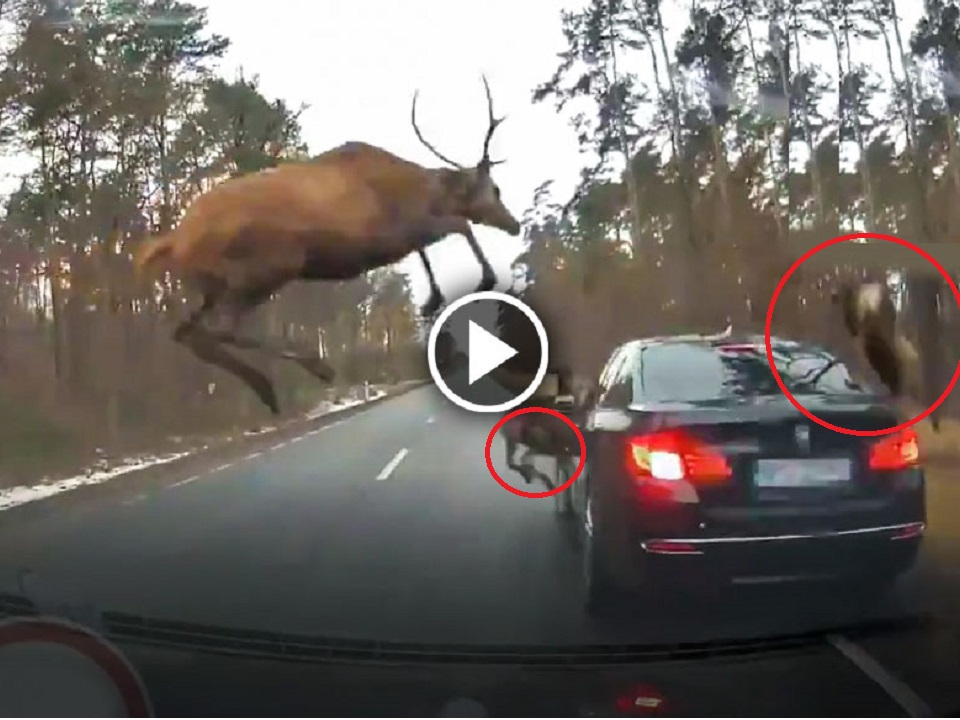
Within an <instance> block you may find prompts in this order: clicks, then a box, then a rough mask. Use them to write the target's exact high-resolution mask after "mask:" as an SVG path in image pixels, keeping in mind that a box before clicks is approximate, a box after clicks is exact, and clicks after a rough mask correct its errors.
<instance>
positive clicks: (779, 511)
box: [557, 334, 926, 611]
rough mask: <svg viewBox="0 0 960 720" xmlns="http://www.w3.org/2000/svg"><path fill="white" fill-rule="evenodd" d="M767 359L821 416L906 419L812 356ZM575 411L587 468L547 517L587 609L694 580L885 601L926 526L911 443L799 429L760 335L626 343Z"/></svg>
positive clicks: (874, 421) (838, 366)
mask: <svg viewBox="0 0 960 720" xmlns="http://www.w3.org/2000/svg"><path fill="white" fill-rule="evenodd" d="M772 349H773V353H774V356H775V362H776V365H777V369H778V371H779V373H780V376H781V378H782V379H783V381H784V383H785V384H786V386H787V387H788V388H789V389H790V391H791V393H792V394H793V395H794V396H795V398H796V399H797V401H798V402H799V403H800V404H801V405H803V407H805V408H806V409H807V410H808V411H810V412H811V413H813V414H814V415H816V416H817V417H819V418H821V419H823V420H825V421H827V422H829V423H832V424H834V425H836V426H838V427H843V428H848V429H856V430H880V429H885V428H891V427H894V426H896V425H899V424H900V423H901V422H902V418H901V414H900V413H899V412H898V410H897V408H896V407H895V406H894V405H893V403H892V401H891V399H890V398H889V396H887V395H885V394H884V393H882V392H881V391H879V390H877V389H876V388H873V387H870V386H869V385H868V384H866V383H864V382H862V381H860V380H859V379H855V378H854V376H853V375H852V374H851V372H850V371H849V370H848V368H847V367H846V366H845V365H844V364H843V363H842V362H841V361H840V360H839V359H838V358H837V357H836V356H834V355H833V354H831V353H830V352H828V351H826V350H824V349H823V348H821V347H818V346H815V345H811V344H807V343H801V342H794V341H791V340H787V339H782V338H773V340H772ZM584 410H585V413H584V414H582V415H581V422H582V429H583V431H584V435H585V438H586V444H587V460H586V465H585V468H584V471H583V473H582V475H581V476H580V478H579V479H578V480H577V481H576V483H574V485H573V486H572V487H571V488H570V489H569V490H567V491H565V492H564V493H563V496H565V497H563V498H562V499H560V498H558V502H557V508H558V510H559V511H560V512H561V514H563V515H565V516H567V517H569V518H570V519H572V520H573V521H575V522H576V526H577V528H579V531H578V535H579V536H580V540H581V542H580V543H579V545H580V547H581V550H582V552H583V561H584V573H583V575H584V579H583V582H584V590H585V595H586V597H585V600H586V604H587V607H588V609H589V610H591V611H597V610H600V609H601V608H603V607H605V606H606V605H607V604H608V601H609V600H611V599H613V598H614V597H617V596H618V595H621V594H622V592H623V591H624V590H630V589H637V588H648V589H649V588H664V587H671V586H680V587H683V586H687V587H690V586H693V587H701V586H702V585H703V584H704V583H712V584H719V585H721V586H722V585H729V584H730V583H734V584H755V583H784V582H790V581H809V580H838V579H839V580H841V581H842V582H844V583H849V584H850V587H854V586H855V587H857V588H859V589H861V590H867V591H868V592H876V593H881V592H883V591H884V590H885V589H887V588H888V587H889V586H890V585H891V584H892V583H893V582H894V581H895V579H896V578H897V576H898V575H899V574H901V573H903V572H904V571H906V570H908V569H909V568H910V567H911V566H912V564H913V563H914V560H915V558H916V556H917V553H918V550H919V547H920V543H921V539H922V537H923V533H924V529H925V521H926V507H925V500H924V492H925V486H924V474H923V470H922V468H921V464H920V457H919V447H918V439H917V434H916V433H915V432H914V430H913V429H907V430H903V431H899V432H897V433H893V434H886V435H880V436H869V437H863V436H854V435H849V434H845V433H840V432H837V431H834V430H830V429H828V428H825V427H823V426H821V425H819V424H818V423H815V422H812V421H810V420H809V419H808V418H806V417H805V416H804V415H803V414H802V413H800V412H799V411H798V410H797V409H796V408H795V407H794V406H793V405H792V404H791V403H790V401H789V400H788V399H787V398H786V397H785V396H784V394H783V393H782V392H781V390H780V388H779V386H778V385H777V383H776V380H775V378H774V376H773V373H772V372H771V371H770V367H769V364H768V361H767V357H766V348H765V343H764V338H763V337H762V336H755V335H745V336H741V337H735V336H731V335H729V334H726V335H725V336H672V337H658V338H647V339H641V340H635V341H631V342H628V343H625V344H623V345H621V346H620V347H618V348H617V349H616V350H615V351H614V353H613V354H612V355H611V357H610V358H609V360H608V362H607V364H606V366H605V368H604V369H603V371H602V373H601V375H600V378H599V384H598V387H597V388H596V396H595V397H594V398H592V399H591V400H590V401H589V405H588V406H587V407H586V408H584ZM574 466H575V465H574ZM567 477H569V475H567Z"/></svg>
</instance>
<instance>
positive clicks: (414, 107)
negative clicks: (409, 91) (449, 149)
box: [410, 90, 465, 170]
mask: <svg viewBox="0 0 960 720" xmlns="http://www.w3.org/2000/svg"><path fill="white" fill-rule="evenodd" d="M419 94H420V91H419V90H416V91H415V92H414V93H413V105H412V106H411V108H410V122H411V124H412V125H413V131H414V132H415V133H416V134H417V140H419V141H420V142H422V143H423V146H424V147H425V148H427V150H429V151H430V152H432V153H433V154H434V155H436V156H437V157H438V158H440V159H441V160H443V161H444V162H445V163H447V164H448V165H453V166H454V167H455V168H459V169H461V170H464V169H465V168H464V166H463V165H461V164H460V163H457V162H454V161H453V160H451V159H450V158H448V157H446V156H445V155H443V154H441V152H440V151H439V150H437V149H436V148H435V147H434V146H433V145H431V144H430V143H428V142H427V141H426V139H425V138H424V137H423V134H422V133H421V132H420V128H419V127H417V97H418V96H419Z"/></svg>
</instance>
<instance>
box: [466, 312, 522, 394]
mask: <svg viewBox="0 0 960 720" xmlns="http://www.w3.org/2000/svg"><path fill="white" fill-rule="evenodd" d="M516 354H517V351H516V350H514V349H513V348H512V347H510V346H509V345H507V344H506V343H505V342H503V341H502V340H501V339H500V338H498V337H496V336H495V335H491V334H490V333H488V332H487V331H486V330H484V329H483V328H482V327H480V326H479V325H477V324H476V323H475V322H474V321H473V320H471V321H470V331H469V336H468V338H467V363H468V364H467V382H468V383H469V384H470V385H473V384H474V383H475V382H476V381H477V380H479V379H480V378H482V377H483V376H484V375H486V374H487V373H489V372H490V371H491V370H496V369H497V368H498V367H500V366H501V365H503V364H504V363H505V362H506V361H507V360H509V359H510V358H512V357H513V356H514V355H516Z"/></svg>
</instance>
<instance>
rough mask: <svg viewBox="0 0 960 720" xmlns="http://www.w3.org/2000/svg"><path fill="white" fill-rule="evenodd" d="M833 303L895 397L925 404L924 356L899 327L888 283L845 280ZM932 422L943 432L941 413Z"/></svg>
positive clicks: (935, 415)
mask: <svg viewBox="0 0 960 720" xmlns="http://www.w3.org/2000/svg"><path fill="white" fill-rule="evenodd" d="M832 300H833V302H834V303H835V304H838V305H839V306H840V309H841V312H842V315H843V323H844V325H845V326H846V328H847V332H849V333H850V335H851V337H853V338H854V339H855V340H856V341H857V343H858V344H859V346H860V349H861V350H862V351H863V354H864V357H866V359H867V362H868V363H869V364H870V367H872V368H873V369H874V371H875V372H876V373H877V376H878V377H879V378H880V381H881V382H882V383H883V384H884V385H886V386H887V388H888V389H889V390H890V392H891V393H892V394H893V396H894V397H903V396H905V395H907V396H911V397H913V398H914V399H916V400H918V401H920V402H923V399H924V383H925V382H926V379H925V378H924V377H923V373H922V370H921V362H920V354H919V353H918V352H917V349H916V347H914V344H913V343H912V342H910V340H908V339H907V338H906V337H905V336H904V335H903V334H902V333H901V332H900V329H899V328H898V312H897V306H896V303H895V302H894V300H893V294H892V293H891V292H890V288H889V287H888V286H887V285H886V283H883V282H851V281H845V282H842V283H841V284H840V287H839V289H838V290H836V291H834V293H833V294H832ZM930 421H931V425H932V426H933V429H934V430H935V431H938V432H939V430H940V421H939V417H938V416H937V413H934V414H933V415H932V416H931V418H930Z"/></svg>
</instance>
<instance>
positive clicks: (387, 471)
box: [377, 448, 410, 481]
mask: <svg viewBox="0 0 960 720" xmlns="http://www.w3.org/2000/svg"><path fill="white" fill-rule="evenodd" d="M408 452H410V449H409V448H401V449H400V451H399V452H398V453H397V454H396V455H394V456H393V460H391V461H390V462H388V463H387V464H386V466H384V468H383V470H381V471H380V474H379V475H377V480H378V481H380V480H386V479H387V478H388V477H390V476H391V475H392V474H393V471H394V470H396V469H397V466H398V465H399V464H400V463H402V462H403V459H404V458H405V457H406V456H407V453H408Z"/></svg>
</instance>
